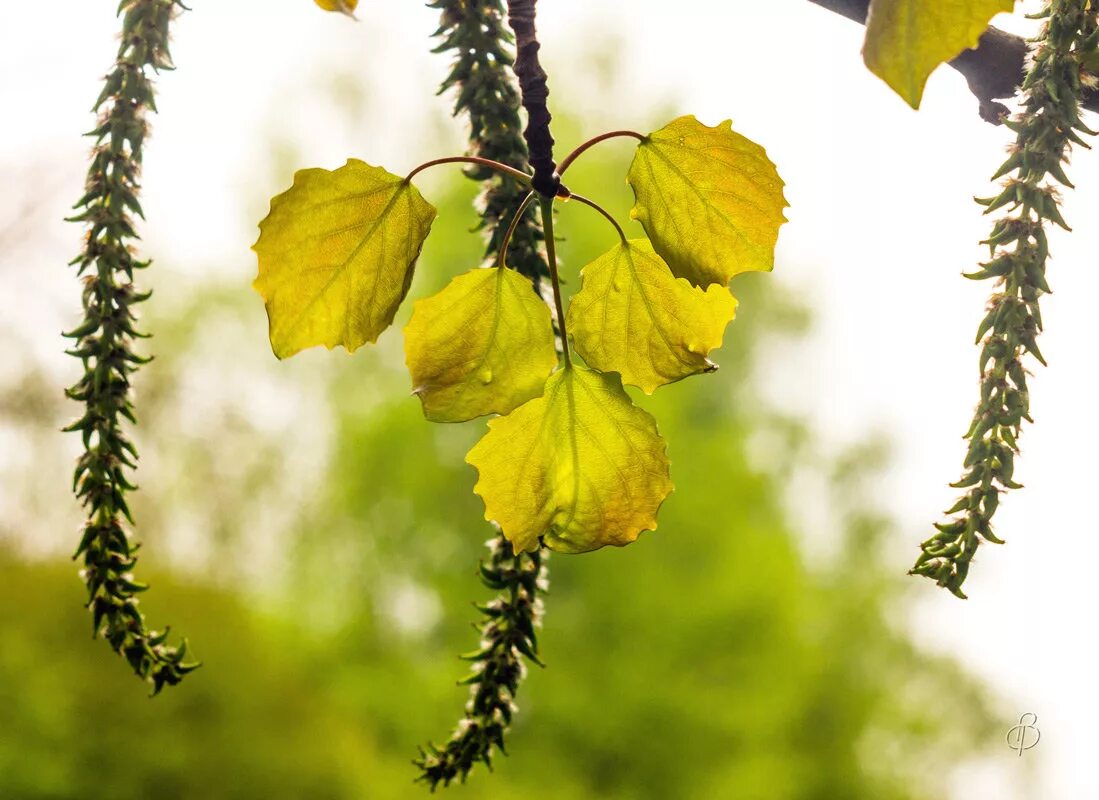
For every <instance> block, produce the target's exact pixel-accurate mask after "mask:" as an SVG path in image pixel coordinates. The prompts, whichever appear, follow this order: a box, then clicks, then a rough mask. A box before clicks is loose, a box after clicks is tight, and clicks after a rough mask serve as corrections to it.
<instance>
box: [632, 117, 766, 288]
mask: <svg viewBox="0 0 1099 800" xmlns="http://www.w3.org/2000/svg"><path fill="white" fill-rule="evenodd" d="M627 180H628V181H629V183H630V185H631V186H632V187H633V191H634V196H635V197H636V199H637V203H636V205H634V207H633V210H632V211H631V212H630V214H631V216H633V217H634V218H635V219H637V220H639V221H640V222H641V224H642V225H643V226H644V227H645V232H646V233H647V234H648V235H649V238H650V239H652V242H653V246H654V247H655V248H656V252H657V253H659V254H660V256H661V258H663V259H664V260H665V261H667V262H668V266H669V267H671V270H672V273H673V274H675V275H676V276H678V277H680V278H686V279H687V280H689V281H690V282H691V283H693V284H695V285H696V286H707V285H709V284H711V283H720V284H722V285H725V284H727V283H729V279H730V278H732V277H733V276H734V275H736V274H738V273H740V272H746V271H748V270H770V269H771V268H773V267H774V264H775V242H776V241H777V240H778V229H779V227H780V226H781V225H782V223H783V222H785V221H786V217H784V216H783V214H782V210H783V209H784V208H786V206H787V203H786V198H785V197H783V194H782V187H783V185H784V184H783V182H782V179H781V178H779V176H778V170H776V169H775V165H774V164H772V163H771V161H770V159H768V158H767V153H766V152H765V151H764V149H763V148H762V147H760V146H759V145H758V144H756V143H755V142H753V141H751V140H750V139H746V138H744V137H743V136H741V135H740V134H739V133H736V132H735V131H734V130H733V128H732V123H731V122H729V121H728V120H727V121H725V122H723V123H721V124H720V125H718V126H717V127H716V128H710V127H708V126H706V125H703V124H702V123H701V122H699V121H698V120H697V119H695V118H694V117H691V116H687V117H680V118H679V119H676V120H672V121H671V122H670V123H668V124H667V125H665V126H664V127H663V128H661V129H660V130H658V131H657V132H656V133H651V134H649V135H648V136H646V137H645V138H644V140H642V141H641V142H640V144H638V146H637V153H636V154H635V155H634V159H633V163H632V164H630V171H629V174H628V176H627Z"/></svg>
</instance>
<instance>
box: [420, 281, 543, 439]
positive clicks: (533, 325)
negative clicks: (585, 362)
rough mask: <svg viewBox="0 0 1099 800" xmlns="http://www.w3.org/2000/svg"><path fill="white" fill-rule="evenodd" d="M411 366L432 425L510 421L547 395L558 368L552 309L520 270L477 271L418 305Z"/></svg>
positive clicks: (426, 413)
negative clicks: (486, 418) (501, 417)
mask: <svg viewBox="0 0 1099 800" xmlns="http://www.w3.org/2000/svg"><path fill="white" fill-rule="evenodd" d="M405 361H406V362H407V364H408V370H409V372H410V373H412V386H413V389H412V390H413V392H415V393H416V394H417V395H419V397H420V400H421V402H422V403H423V407H424V416H426V417H427V418H428V419H430V420H432V421H434V422H461V421H463V420H468V419H473V418H474V417H479V416H481V415H483V414H492V413H497V414H506V413H508V412H509V411H511V410H512V409H514V408H515V407H516V406H518V405H520V404H521V403H524V402H526V401H527V400H530V399H531V398H532V397H537V396H538V395H540V394H541V393H542V388H543V387H544V385H545V382H546V378H547V377H548V376H549V374H550V372H552V371H553V367H554V365H556V363H557V351H556V349H555V347H554V342H553V323H552V321H551V319H550V312H549V308H548V307H547V306H546V304H545V303H544V302H542V300H541V298H539V297H538V295H537V294H535V293H534V291H533V289H532V288H531V284H530V281H529V280H528V279H527V278H524V277H523V276H522V275H520V274H519V273H517V272H515V271H514V270H510V269H506V268H502V267H497V268H489V269H475V270H472V271H470V272H467V273H465V274H464V275H459V276H458V277H457V278H455V279H454V280H452V281H451V282H450V283H449V284H448V285H447V287H446V288H445V289H443V290H442V291H441V292H439V293H438V294H436V295H434V296H432V297H429V298H427V299H426V300H420V301H418V302H417V303H416V304H415V306H413V311H412V319H411V320H409V323H408V326H407V327H406V328H405Z"/></svg>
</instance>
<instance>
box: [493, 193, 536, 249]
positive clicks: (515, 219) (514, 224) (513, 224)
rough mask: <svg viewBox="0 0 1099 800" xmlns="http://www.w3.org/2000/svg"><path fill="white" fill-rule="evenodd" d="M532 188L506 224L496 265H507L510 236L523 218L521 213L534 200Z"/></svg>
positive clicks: (523, 212)
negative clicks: (506, 227)
mask: <svg viewBox="0 0 1099 800" xmlns="http://www.w3.org/2000/svg"><path fill="white" fill-rule="evenodd" d="M534 194H535V192H534V190H533V189H531V190H530V191H529V192H527V195H526V197H524V198H523V202H521V203H520V204H519V208H518V209H516V211H515V216H513V217H512V218H511V224H510V225H508V229H507V232H506V233H504V238H503V239H502V240H501V241H500V252H498V253H497V254H496V266H498V267H506V266H507V253H508V245H510V244H511V237H512V236H513V235H514V234H515V229H516V228H518V227H519V221H520V220H521V219H522V218H523V214H525V213H526V212H527V209H528V208H529V207H530V204H531V203H533V202H534Z"/></svg>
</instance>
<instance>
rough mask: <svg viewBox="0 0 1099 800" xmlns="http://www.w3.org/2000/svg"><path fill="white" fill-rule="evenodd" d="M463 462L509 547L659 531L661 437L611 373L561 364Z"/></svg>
mask: <svg viewBox="0 0 1099 800" xmlns="http://www.w3.org/2000/svg"><path fill="white" fill-rule="evenodd" d="M488 428H489V430H488V433H486V434H485V436H484V438H482V439H481V441H480V442H478V443H477V444H476V445H475V446H474V448H473V449H472V450H470V451H469V455H468V456H467V457H466V461H468V462H469V463H470V464H472V465H473V466H474V467H476V468H477V471H478V473H479V476H480V478H479V480H478V481H477V485H476V486H475V487H474V491H476V492H477V494H479V495H480V496H481V498H482V499H483V500H484V501H485V519H488V520H493V521H495V522H497V523H498V524H499V525H500V527H501V528H502V529H503V531H504V535H505V536H507V537H508V539H509V540H510V541H511V542H512V544H513V545H514V546H515V549H516V551H519V550H533V549H535V548H537V547H538V540H539V537H540V536H543V537H544V540H543V541H544V543H545V545H546V546H547V547H549V548H551V549H553V550H559V551H561V552H565V553H582V552H585V551H588V550H596V549H598V548H600V547H603V546H605V545H609V544H613V545H625V544H629V543H630V542H632V541H634V540H636V539H637V537H638V535H639V534H640V533H641V532H642V531H646V530H653V529H655V528H656V512H657V509H658V508H660V504H661V503H662V502H663V501H664V498H665V497H667V496H668V494H669V493H670V492H671V491H672V482H671V479H670V478H669V477H668V456H667V454H666V452H665V444H664V439H663V438H661V436H660V434H659V433H657V430H656V421H655V420H654V419H653V418H652V416H651V415H650V414H649V413H647V412H646V411H643V410H642V409H640V408H638V407H637V406H635V405H634V404H633V403H632V402H631V401H630V398H629V397H628V396H627V395H626V392H625V391H624V390H623V389H622V384H621V382H620V381H619V379H618V376H617V375H614V374H605V373H600V372H595V371H593V370H589V369H585V368H583V367H575V366H574V367H569V368H566V369H562V370H559V371H557V372H555V373H554V374H553V375H551V376H550V378H549V380H548V381H546V389H545V393H544V394H543V395H542V396H541V397H538V398H535V399H534V400H531V401H529V402H527V403H524V404H523V405H521V406H519V408H517V409H515V411H513V412H512V413H510V414H508V415H507V416H506V417H497V418H496V419H493V420H491V421H490V422H489V424H488Z"/></svg>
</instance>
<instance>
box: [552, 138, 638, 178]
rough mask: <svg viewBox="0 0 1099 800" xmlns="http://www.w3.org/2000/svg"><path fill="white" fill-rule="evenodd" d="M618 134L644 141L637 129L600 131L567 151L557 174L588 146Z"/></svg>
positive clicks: (567, 166)
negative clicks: (570, 150) (569, 151)
mask: <svg viewBox="0 0 1099 800" xmlns="http://www.w3.org/2000/svg"><path fill="white" fill-rule="evenodd" d="M620 136H632V137H633V138H635V139H637V140H638V141H640V142H643V141H645V136H644V135H643V134H640V133H638V132H637V131H626V130H622V131H610V132H608V133H601V134H599V135H598V136H596V137H594V138H591V139H588V140H587V141H586V142H584V143H583V144H581V145H578V146H577V147H576V148H575V149H574V150H573V151H572V152H571V153H569V154H568V155H567V156H565V160H564V161H562V162H561V166H559V167H558V168H557V174H558V175H564V174H565V170H567V169H568V168H569V167H570V166H572V162H573V161H575V160H576V159H577V158H579V157H580V156H581V155H583V153H584V151H585V150H587V149H588V148H589V147H594V146H595V145H597V144H599V143H600V142H605V141H606V140H607V139H615V138H617V137H620Z"/></svg>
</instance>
